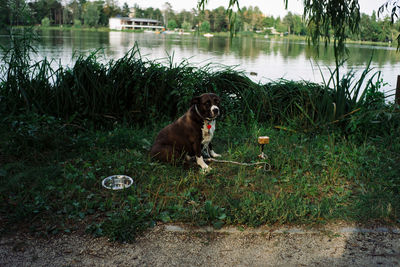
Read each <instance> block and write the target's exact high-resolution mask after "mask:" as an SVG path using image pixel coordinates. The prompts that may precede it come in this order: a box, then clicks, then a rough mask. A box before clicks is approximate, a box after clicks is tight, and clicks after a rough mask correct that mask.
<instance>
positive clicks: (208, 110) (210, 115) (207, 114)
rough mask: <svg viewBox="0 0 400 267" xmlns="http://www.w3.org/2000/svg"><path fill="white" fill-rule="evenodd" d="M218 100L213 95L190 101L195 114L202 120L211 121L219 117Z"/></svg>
mask: <svg viewBox="0 0 400 267" xmlns="http://www.w3.org/2000/svg"><path fill="white" fill-rule="evenodd" d="M219 104H220V99H219V96H217V95H216V94H213V93H207V94H202V95H200V96H196V97H195V98H193V99H192V104H191V105H192V106H194V108H195V110H196V113H197V114H198V115H199V116H200V117H201V118H203V119H207V120H213V119H215V118H216V117H217V116H218V115H220V107H219Z"/></svg>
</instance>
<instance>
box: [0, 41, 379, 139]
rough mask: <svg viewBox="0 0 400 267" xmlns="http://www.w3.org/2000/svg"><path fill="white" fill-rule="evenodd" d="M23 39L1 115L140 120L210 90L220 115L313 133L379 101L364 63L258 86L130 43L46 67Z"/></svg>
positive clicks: (171, 111)
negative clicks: (358, 69) (116, 55)
mask: <svg viewBox="0 0 400 267" xmlns="http://www.w3.org/2000/svg"><path fill="white" fill-rule="evenodd" d="M30 38H31V37H30V36H29V35H27V36H25V37H22V38H20V39H17V38H16V39H15V40H16V42H15V45H13V47H11V48H10V49H9V50H8V53H7V55H8V57H6V61H5V62H6V69H5V70H6V72H5V73H6V74H7V75H5V76H4V78H3V80H2V83H1V86H0V90H1V91H0V92H1V95H2V96H3V98H4V99H5V106H6V107H5V108H2V110H4V112H7V113H15V112H21V111H24V110H26V111H34V112H38V113H43V114H47V115H52V116H55V117H59V118H63V119H65V120H67V122H72V121H74V122H75V123H82V122H83V121H89V122H91V123H94V124H95V125H99V126H104V125H110V124H113V123H115V122H127V123H138V124H148V123H151V122H152V121H154V120H173V119H175V118H177V117H178V116H180V115H181V114H182V113H183V112H185V111H186V110H187V108H188V105H189V103H190V100H191V99H192V98H193V97H194V96H195V95H198V94H201V93H204V92H215V93H217V94H219V95H220V97H221V98H222V101H223V109H224V110H223V114H224V116H223V117H230V118H231V119H234V120H235V121H237V122H238V123H245V124H246V123H248V122H260V123H269V124H273V125H275V126H282V127H286V128H290V129H293V130H296V131H306V132H315V131H323V130H326V129H329V128H332V127H337V126H339V128H341V129H343V130H346V129H348V128H349V127H348V126H349V123H353V126H354V125H355V124H354V122H355V121H354V118H357V117H355V116H354V114H357V113H360V112H364V113H365V112H366V111H368V110H370V109H371V105H369V104H366V103H367V102H368V101H367V96H368V95H374V96H375V98H374V99H375V100H374V101H381V100H382V99H383V98H384V96H383V95H379V94H377V93H376V92H378V90H379V89H380V87H381V86H382V82H380V81H381V73H380V72H379V71H378V72H375V73H373V68H371V67H370V64H371V61H370V62H369V63H368V65H367V66H366V68H365V69H364V71H363V72H362V73H361V75H360V76H359V77H358V78H357V76H356V73H355V72H354V71H353V70H351V71H349V72H348V73H347V74H345V75H343V76H342V77H341V79H340V81H339V82H337V80H336V76H337V70H336V69H335V70H331V69H329V71H330V76H328V77H323V83H322V84H316V83H312V82H307V81H300V82H295V81H288V80H277V81H273V82H269V83H266V84H259V83H255V82H253V81H251V80H250V79H249V78H248V77H247V76H246V75H245V74H244V73H243V72H241V71H237V70H236V69H235V68H233V67H229V66H221V65H217V64H208V65H205V66H202V67H194V66H192V65H190V64H189V63H188V62H187V61H182V62H179V63H175V62H174V57H173V55H169V57H168V58H167V63H166V64H162V63H160V62H159V61H152V60H147V59H145V58H143V57H142V55H141V54H140V50H139V47H138V45H137V44H135V45H134V46H133V47H132V48H131V49H130V51H129V52H128V53H127V54H126V55H124V56H123V57H122V58H120V59H118V60H110V61H108V62H106V63H102V61H101V60H100V59H99V53H98V52H99V50H97V51H94V52H92V53H91V54H89V55H87V56H83V55H79V56H78V57H77V58H76V59H75V63H74V65H73V66H72V67H61V66H60V67H58V69H53V68H52V67H51V65H52V64H51V62H49V61H48V60H47V59H44V60H42V61H40V62H38V63H31V62H30V54H29V53H30V51H34V47H33V46H32V45H30V43H29V40H30ZM25 40H26V41H25ZM343 63H344V62H343ZM343 63H342V65H343ZM321 73H322V72H321ZM374 92H375V93H374ZM379 98H380V99H381V100H379ZM369 99H370V100H371V97H369ZM381 102H382V101H381ZM383 103H384V101H383ZM3 104H4V103H3ZM379 108H380V109H383V108H386V106H385V104H383V105H381V106H380V107H379Z"/></svg>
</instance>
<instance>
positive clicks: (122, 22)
mask: <svg viewBox="0 0 400 267" xmlns="http://www.w3.org/2000/svg"><path fill="white" fill-rule="evenodd" d="M108 25H109V27H110V29H111V30H151V31H161V30H162V29H164V28H165V27H164V25H163V24H162V22H161V21H158V20H155V19H139V18H127V17H122V18H110V19H109V21H108Z"/></svg>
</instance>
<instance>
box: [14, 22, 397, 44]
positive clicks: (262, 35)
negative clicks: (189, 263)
mask: <svg viewBox="0 0 400 267" xmlns="http://www.w3.org/2000/svg"><path fill="white" fill-rule="evenodd" d="M26 27H31V26H16V28H26ZM33 28H34V29H35V30H59V31H91V32H132V33H143V32H144V30H111V29H110V28H108V27H85V26H81V27H74V26H50V27H42V26H33ZM185 33H190V34H193V35H196V34H199V35H201V36H202V35H203V34H206V33H205V32H197V31H195V32H185ZM176 34H178V32H177V33H176ZM210 34H212V35H213V36H215V37H230V35H231V34H230V32H210ZM234 36H235V37H253V38H259V39H261V38H265V39H272V40H280V39H283V40H284V39H287V40H299V41H307V36H305V35H293V34H291V35H285V36H278V35H272V34H266V33H256V32H250V31H245V32H238V33H237V34H236V35H234ZM265 36H268V38H266V37H265ZM346 43H347V44H361V45H373V46H389V47H396V46H397V42H391V43H388V42H374V41H361V40H352V39H348V40H347V41H346Z"/></svg>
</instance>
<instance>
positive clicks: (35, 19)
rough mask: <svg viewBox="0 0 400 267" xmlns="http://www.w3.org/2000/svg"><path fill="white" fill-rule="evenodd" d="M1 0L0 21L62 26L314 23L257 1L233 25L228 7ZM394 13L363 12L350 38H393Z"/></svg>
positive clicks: (272, 28) (282, 29)
mask: <svg viewBox="0 0 400 267" xmlns="http://www.w3.org/2000/svg"><path fill="white" fill-rule="evenodd" d="M7 3H9V4H6V3H3V4H1V5H0V14H2V15H0V25H3V26H5V25H40V26H42V27H49V26H58V27H60V28H63V29H81V28H85V29H88V28H98V29H99V30H104V29H105V28H107V27H108V19H109V18H110V17H116V16H122V17H127V16H129V15H131V16H134V17H137V18H151V19H156V20H159V21H161V22H163V23H164V25H165V26H166V28H167V29H169V30H174V29H180V30H184V31H187V32H189V31H192V30H194V31H201V32H213V33H222V34H223V33H230V31H231V28H232V27H233V28H232V30H233V32H234V33H235V34H240V35H243V34H246V33H251V35H256V34H257V33H258V34H262V35H263V36H264V35H266V34H268V35H269V36H270V37H271V36H274V35H278V36H280V35H296V36H304V37H305V36H306V35H307V34H308V32H309V31H311V32H312V29H311V28H308V27H312V25H308V27H307V25H306V22H305V21H304V20H303V18H302V16H300V15H298V14H292V13H291V12H289V13H288V14H287V15H286V16H284V17H283V18H281V17H273V16H266V15H264V14H263V13H262V12H261V10H260V9H259V8H258V7H257V6H255V7H253V6H249V7H245V6H244V7H242V8H241V12H237V13H234V14H233V15H232V14H231V16H234V17H235V20H234V21H233V24H232V25H231V23H230V20H229V12H228V10H227V9H225V7H222V6H221V7H219V8H216V9H213V10H208V9H205V10H202V11H199V10H197V9H192V10H190V11H187V10H182V11H180V12H176V11H174V10H173V7H172V6H171V5H170V4H168V3H166V4H165V5H164V6H163V8H162V9H159V8H153V7H149V8H141V7H139V6H138V5H137V4H135V5H134V6H133V7H129V6H128V4H126V3H125V4H124V5H123V7H122V8H121V7H119V6H118V5H117V4H116V3H114V2H112V1H111V2H109V1H107V2H104V1H94V2H91V1H81V2H79V1H75V0H72V1H70V2H68V3H67V4H65V5H63V3H62V2H60V1H53V0H51V1H50V0H36V1H30V2H27V3H26V2H25V1H20V0H19V1H14V0H13V1H8V2H7ZM391 22H392V21H391V18H390V17H388V16H386V17H382V16H381V17H380V18H378V17H377V15H376V13H375V12H373V14H372V15H371V16H370V15H367V14H361V18H360V22H359V31H358V32H357V33H352V32H351V31H347V33H346V35H347V38H348V39H350V40H353V41H369V42H386V43H388V42H390V43H396V42H395V40H396V38H397V36H398V35H399V31H398V29H399V28H400V22H396V23H394V24H392V23H391Z"/></svg>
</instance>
